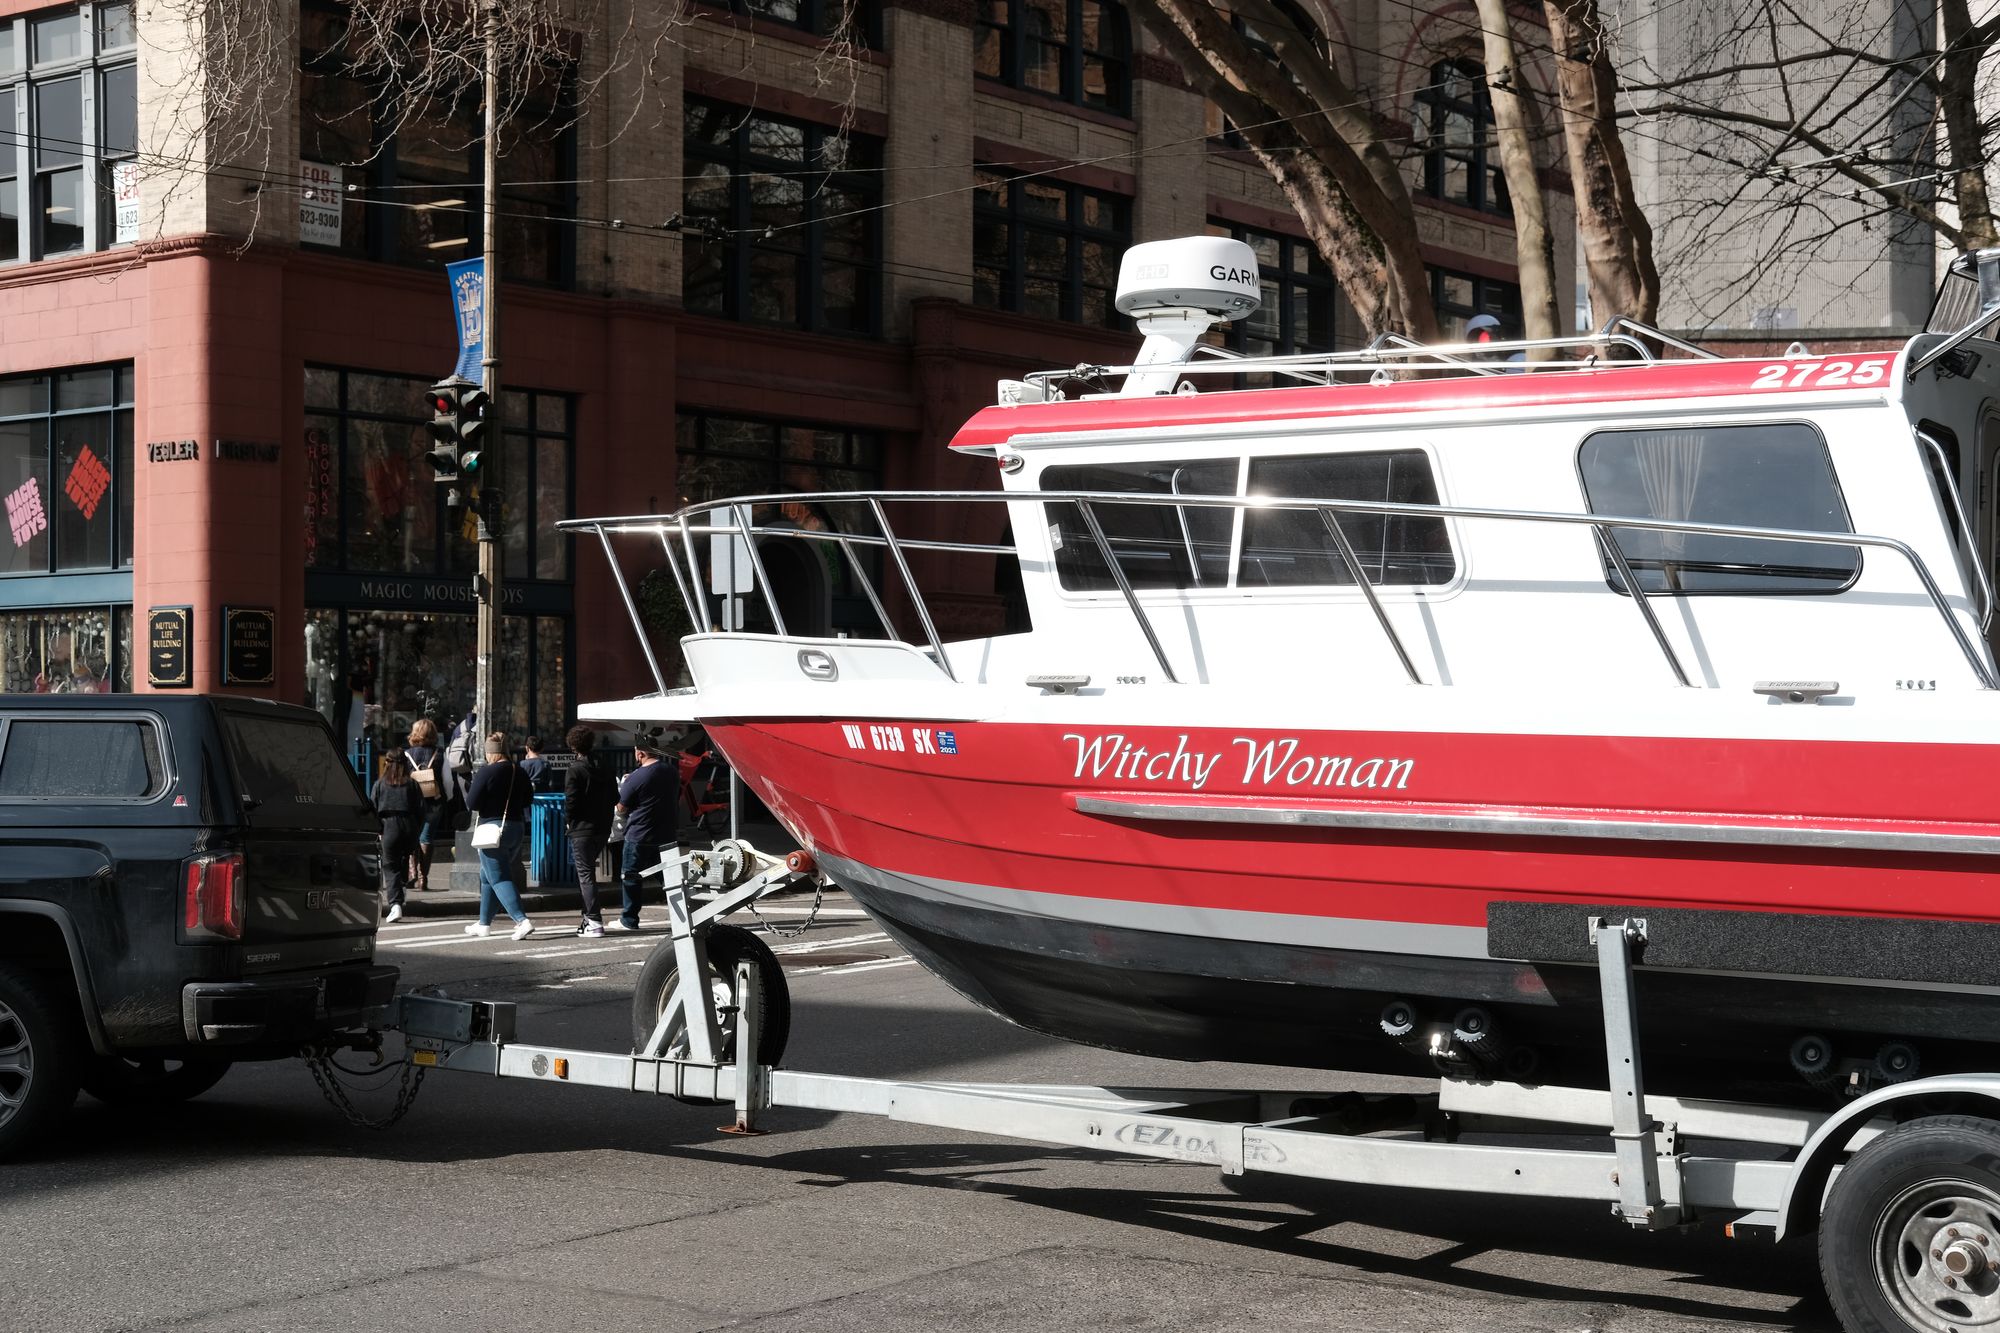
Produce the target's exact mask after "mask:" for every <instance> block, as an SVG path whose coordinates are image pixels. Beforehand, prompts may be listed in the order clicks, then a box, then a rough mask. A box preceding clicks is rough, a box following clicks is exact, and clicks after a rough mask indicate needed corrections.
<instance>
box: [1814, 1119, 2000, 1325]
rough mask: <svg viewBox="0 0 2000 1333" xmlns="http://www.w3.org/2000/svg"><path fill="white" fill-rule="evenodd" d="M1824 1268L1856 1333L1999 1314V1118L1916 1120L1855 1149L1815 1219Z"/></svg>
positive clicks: (1980, 1320) (1986, 1320) (1831, 1292)
mask: <svg viewBox="0 0 2000 1333" xmlns="http://www.w3.org/2000/svg"><path fill="white" fill-rule="evenodd" d="M1819 1266H1820V1276H1821V1278H1822V1279H1823V1280H1824V1282H1825V1283H1826V1291H1827V1295H1828V1296H1829V1297H1830V1298H1831V1299H1832V1301H1833V1307H1834V1310H1835V1311H1836V1312H1837V1313H1838V1314H1839V1315H1840V1321H1841V1324H1842V1326H1843V1327H1845V1328H1847V1329H1849V1330H1850V1333H1973V1330H1975V1329H1979V1328H1986V1327H1989V1326H1991V1325H1993V1324H1994V1323H1995V1322H1996V1321H2000V1123H1996V1122H1994V1121H1991V1120H1982V1119H1977V1118H1975V1117H1972V1116H1935V1117H1931V1118H1928V1119H1924V1120H1913V1121H1911V1122H1910V1123H1909V1124H1907V1125H1903V1126H1900V1127H1899V1128H1897V1129H1893V1130H1891V1131H1889V1132H1888V1133H1886V1134H1884V1135H1882V1136H1881V1137H1880V1138H1878V1139H1876V1140H1875V1141H1874V1142H1872V1143H1870V1144H1869V1145H1868V1146H1866V1147H1865V1148H1863V1149H1861V1151H1859V1152H1857V1153H1855V1154H1854V1156H1853V1158H1852V1159H1850V1160H1849V1162H1848V1164H1847V1166H1846V1168H1845V1169H1844V1170H1842V1171H1841V1173H1840V1174H1839V1176H1837V1177H1836V1178H1835V1179H1834V1182H1833V1190H1832V1192H1831V1194H1830V1195H1829V1197H1828V1199H1827V1205H1826V1211H1825V1212H1824V1213H1823V1214H1822V1215H1821V1218H1820V1234H1819Z"/></svg>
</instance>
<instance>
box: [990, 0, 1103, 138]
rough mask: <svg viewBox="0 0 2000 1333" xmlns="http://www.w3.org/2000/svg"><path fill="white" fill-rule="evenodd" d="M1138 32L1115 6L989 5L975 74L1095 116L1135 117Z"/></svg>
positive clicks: (1073, 1) (1078, 1) (1032, 0)
mask: <svg viewBox="0 0 2000 1333" xmlns="http://www.w3.org/2000/svg"><path fill="white" fill-rule="evenodd" d="M1131 63H1132V30H1131V23H1130V20H1129V19H1127V17H1126V15H1125V7H1124V6H1123V5H1121V4H1118V3H1116V0H986V4H985V6H984V13H983V14H982V16H981V18H980V20H979V38H978V45H977V47H975V48H974V52H973V69H974V70H975V71H976V72H977V73H978V74H979V75H980V76H981V77H983V78H988V79H995V80H998V81H999V82H1001V83H1004V84H1007V85H1009V86H1010V87H1014V88H1025V89H1027V90H1028V91H1030V92H1037V93H1046V94H1048V95H1049V96H1050V97H1059V98H1061V99H1062V100H1064V101H1065V102H1074V103H1076V104H1077V105H1078V106H1087V107H1090V108H1092V109H1093V110H1097V111H1110V112H1115V113H1116V114H1118V115H1121V116H1122V115H1125V114H1127V113H1128V112H1129V111H1130V110H1131V105H1132V94H1131V87H1132V84H1131Z"/></svg>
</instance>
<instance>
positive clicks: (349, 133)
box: [299, 5, 578, 286]
mask: <svg viewBox="0 0 2000 1333" xmlns="http://www.w3.org/2000/svg"><path fill="white" fill-rule="evenodd" d="M345 31H346V29H345V20H344V19H343V17H342V15H341V14H340V12H339V11H338V10H333V9H325V8H320V7H317V6H313V5H308V6H306V7H305V8H304V10H303V11H302V12H301V15H300V70H301V74H300V78H299V156H300V157H301V158H302V159H303V160H304V161H305V162H307V163H313V164H320V165H324V166H328V167H332V168H334V169H335V170H336V171H337V172H338V173H339V179H338V186H339V187H340V188H339V189H338V191H337V197H338V198H339V200H340V202H339V203H338V204H333V205H330V206H329V208H328V210H327V211H328V212H329V213H331V212H332V211H333V209H334V208H338V210H339V218H340V226H339V241H338V243H337V244H331V243H325V242H313V241H308V242H306V244H307V245H308V246H309V247H311V248H318V249H330V250H335V251H338V252H339V253H341V254H346V255H352V256H354V257H355V258H357V259H376V260H382V261H385V262H390V263H401V264H418V265H441V264H448V263H454V262H456V261H458V260H461V259H470V258H476V257H477V256H478V255H479V254H480V253H481V246H482V242H483V236H482V233H481V225H480V218H481V214H480V199H481V191H482V190H483V188H484V187H483V185H482V181H483V178H484V175H483V173H484V155H483V151H482V143H483V139H484V126H483V122H482V119H481V112H480V108H479V104H478V100H477V98H476V97H471V96H468V97H467V98H466V99H465V100H464V101H462V102H459V103H457V104H455V105H452V106H442V105H425V106H422V107H419V108H415V109H411V110H408V112H407V114H405V111H406V109H405V108H404V107H402V106H400V105H398V103H397V102H396V100H395V96H394V94H393V92H392V91H391V90H389V89H387V88H385V87H383V86H381V85H380V84H379V83H376V82H371V81H368V80H364V79H362V78H360V77H357V76H356V75H355V74H354V72H353V71H352V70H351V69H350V68H349V67H348V57H347V56H346V54H345V53H344V51H343V45H342V44H343V40H344V36H345ZM571 74H572V71H570V70H568V69H550V70H544V71H542V72H541V75H540V82H539V83H538V84H537V85H536V86H533V87H529V88H526V89H523V90H521V91H520V95H519V97H518V99H516V100H515V102H514V103H513V104H512V105H510V107H509V116H508V119H507V122H506V125H505V128H504V129H503V130H502V132H501V140H502V141H501V145H500V176H501V181H500V209H499V213H500V217H499V227H500V269H501V272H502V273H504V274H505V275H506V276H507V277H509V278H513V279H517V280H520V281H525V282H536V283H545V284H548V285H551V286H567V285H569V283H570V282H571V280H572V278H573V276H574V273H575V267H576V262H575V236H574V227H573V225H572V224H573V221H574V218H575V215H576V189H575V186H574V185H573V184H571V183H570V182H572V181H573V180H574V179H575V177H576V176H577V175H578V171H577V160H576V117H575V115H574V114H573V113H572V110H571V108H572V105H573V103H574V100H575V99H574V94H573V88H572V86H571ZM330 184H331V183H330ZM347 186H359V187H361V188H360V189H359V191H357V192H354V193H349V192H348V191H347V190H346V188H345V187H347ZM329 193H336V191H334V190H331V189H330V190H329Z"/></svg>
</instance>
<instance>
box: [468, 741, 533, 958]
mask: <svg viewBox="0 0 2000 1333" xmlns="http://www.w3.org/2000/svg"><path fill="white" fill-rule="evenodd" d="M534 800H535V789H534V786H533V784H531V783H530V782H529V781H528V775H527V774H525V773H523V772H522V771H521V766H520V765H519V764H517V763H515V762H514V761H513V760H512V759H509V758H508V757H507V733H506V732H504V731H496V732H494V733H493V734H492V735H490V736H488V737H487V738H486V766H485V767H484V768H482V769H480V770H479V771H478V772H477V773H475V774H473V775H472V785H471V786H470V787H468V788H467V789H466V792H465V804H466V808H467V809H469V810H471V811H472V814H473V818H474V819H475V820H477V821H478V823H477V824H476V825H475V827H483V826H485V825H488V824H498V825H499V826H500V842H499V845H498V846H494V847H481V848H480V849H479V920H478V922H476V923H475V924H473V925H470V926H467V927H466V928H465V933H466V934H468V935H490V934H492V933H493V905H494V904H495V903H496V902H497V903H498V904H499V905H500V909H501V910H502V911H504V912H505V913H506V914H507V915H508V916H510V917H512V918H513V919H514V938H515V939H517V940H525V939H527V938H528V936H530V935H532V934H534V933H535V923H534V922H532V921H530V920H529V919H528V914H527V913H526V912H524V911H522V910H521V891H520V888H519V887H518V886H517V885H516V884H515V883H514V865H515V862H516V860H517V858H518V857H519V856H520V854H521V839H522V838H523V837H524V836H525V835H526V834H527V831H528V808H529V807H530V806H531V805H532V804H533V803H534Z"/></svg>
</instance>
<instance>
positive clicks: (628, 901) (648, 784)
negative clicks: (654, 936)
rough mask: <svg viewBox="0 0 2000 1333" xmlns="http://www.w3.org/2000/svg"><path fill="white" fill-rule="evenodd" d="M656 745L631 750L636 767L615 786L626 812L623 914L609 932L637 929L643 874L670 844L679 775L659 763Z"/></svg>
mask: <svg viewBox="0 0 2000 1333" xmlns="http://www.w3.org/2000/svg"><path fill="white" fill-rule="evenodd" d="M657 744H659V742H658V741H654V740H649V739H642V740H640V742H639V743H638V744H637V745H635V746H633V747H632V753H633V754H634V755H635V756H636V757H637V758H638V760H639V767H637V768H635V769H633V770H632V771H631V772H630V773H627V774H626V775H625V780H624V781H623V782H621V783H619V784H618V808H619V809H620V810H623V811H624V812H625V856H624V860H623V863H622V864H623V866H624V872H625V873H624V876H623V880H624V886H625V910H624V911H623V912H621V913H620V914H619V919H618V921H616V922H615V923H613V924H612V925H611V927H610V929H612V930H637V929H638V928H639V903H640V893H639V886H640V884H641V883H642V882H643V881H644V876H645V872H646V871H648V870H651V869H653V868H654V867H655V866H657V865H659V863H660V847H661V845H662V844H663V843H668V842H671V841H673V836H674V807H675V804H676V803H677V802H678V801H679V799H680V790H681V784H680V772H679V770H678V768H677V767H676V766H675V765H673V764H663V763H661V762H660V752H659V751H658V750H656V749H654V748H653V746H655V745H657Z"/></svg>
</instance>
